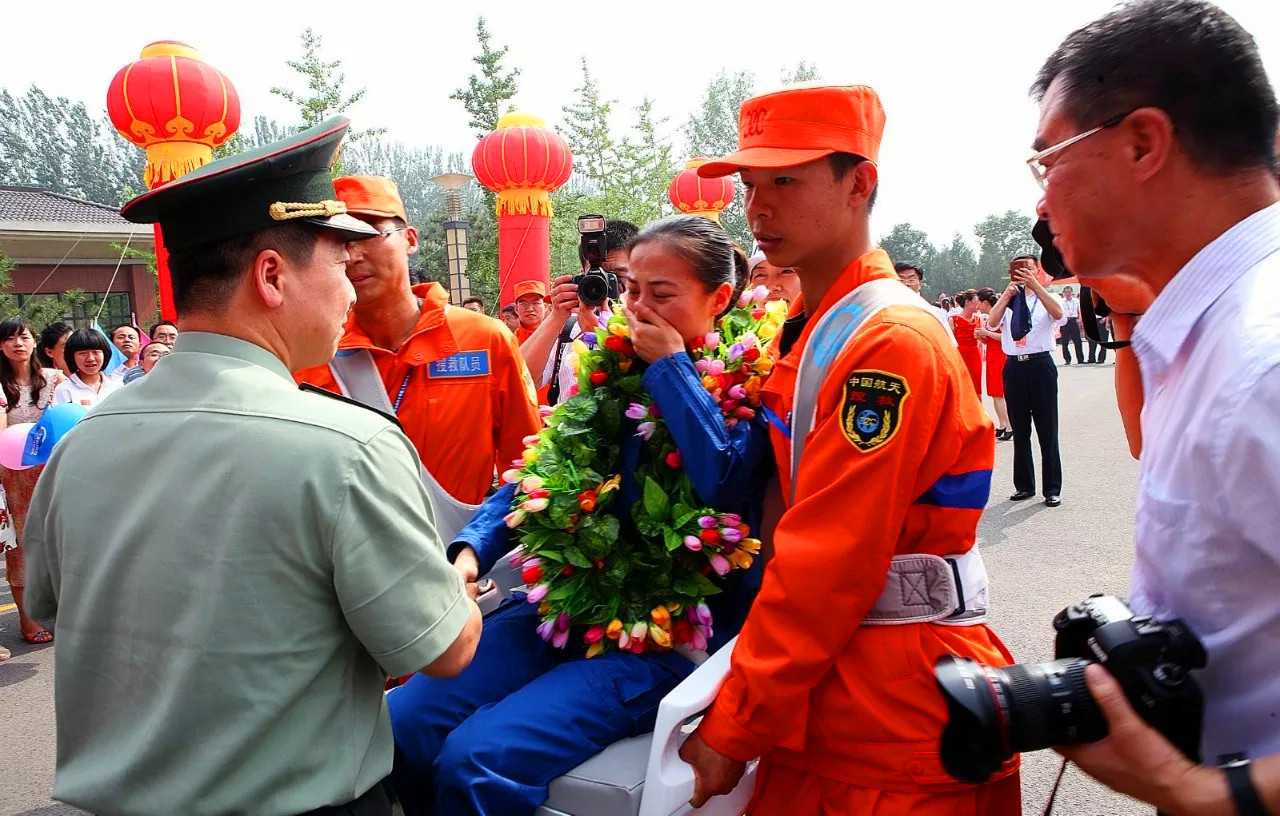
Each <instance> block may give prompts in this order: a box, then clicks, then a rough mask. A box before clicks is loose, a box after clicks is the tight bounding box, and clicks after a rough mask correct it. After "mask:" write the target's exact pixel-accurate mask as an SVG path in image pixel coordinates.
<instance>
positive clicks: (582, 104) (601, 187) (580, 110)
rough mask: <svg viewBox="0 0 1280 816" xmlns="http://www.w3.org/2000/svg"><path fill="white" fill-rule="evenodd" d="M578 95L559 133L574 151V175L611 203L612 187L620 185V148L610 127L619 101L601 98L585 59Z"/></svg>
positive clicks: (583, 59)
mask: <svg viewBox="0 0 1280 816" xmlns="http://www.w3.org/2000/svg"><path fill="white" fill-rule="evenodd" d="M574 93H575V94H577V101H575V102H574V103H572V104H570V105H565V106H564V107H563V108H561V110H562V111H563V112H564V124H563V125H562V126H560V127H558V128H557V130H559V131H560V133H561V134H562V135H563V136H564V138H565V140H566V141H568V142H569V147H570V149H572V150H573V168H574V174H575V175H577V176H579V178H581V179H584V180H586V181H587V182H589V183H590V184H591V187H592V191H593V192H594V193H596V194H598V195H600V196H601V197H603V198H604V199H606V200H607V199H608V198H609V190H610V187H611V186H612V185H614V184H615V183H616V182H617V178H616V175H615V171H616V169H617V167H618V145H617V144H616V143H615V142H614V138H613V133H612V132H611V130H610V126H609V120H610V118H611V117H612V115H613V106H614V104H615V103H616V102H617V100H616V99H605V98H603V97H602V96H601V94H600V88H599V86H598V85H596V81H595V78H594V77H592V76H591V68H590V67H589V66H588V65H587V58H586V57H583V58H582V85H580V86H579V87H577V88H575V89H574Z"/></svg>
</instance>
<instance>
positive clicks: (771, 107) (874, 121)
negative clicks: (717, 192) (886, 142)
mask: <svg viewBox="0 0 1280 816" xmlns="http://www.w3.org/2000/svg"><path fill="white" fill-rule="evenodd" d="M883 134H884V108H883V107H881V105H880V97H879V96H877V95H876V92H875V91H874V90H872V89H871V88H870V87H869V86H867V85H820V86H804V85H801V86H798V87H790V88H787V89H785V90H782V91H775V92H774V93H768V94H764V95H762V96H753V97H751V98H750V99H748V100H747V101H746V102H743V103H742V110H741V111H740V112H739V114H738V152H736V153H731V154H729V155H728V156H725V157H724V158H723V159H717V160H715V161H711V162H707V163H706V164H704V165H702V166H700V167H699V168H698V175H700V176H703V177H705V178H715V177H717V176H727V175H729V174H730V173H736V172H738V170H740V169H741V168H743V167H762V168H769V167H794V166H795V165H797V164H805V163H806V162H811V161H814V160H816V159H821V158H822V157H823V156H830V155H831V154H832V153H853V154H855V155H858V156H862V157H863V158H864V159H869V160H870V161H872V162H875V161H876V158H877V157H878V156H879V155H880V137H881V136H882V135H883Z"/></svg>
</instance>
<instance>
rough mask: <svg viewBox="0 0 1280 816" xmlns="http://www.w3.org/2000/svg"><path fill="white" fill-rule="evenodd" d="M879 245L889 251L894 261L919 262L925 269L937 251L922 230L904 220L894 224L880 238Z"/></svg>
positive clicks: (930, 264)
mask: <svg viewBox="0 0 1280 816" xmlns="http://www.w3.org/2000/svg"><path fill="white" fill-rule="evenodd" d="M880 247H881V248H882V249H883V250H884V251H885V252H888V253H889V258H890V259H891V260H892V261H893V262H894V263H912V264H919V265H920V266H922V267H924V268H925V269H926V270H928V269H929V268H930V267H932V265H933V260H934V257H935V256H936V255H937V253H938V250H937V249H935V248H934V246H933V244H931V243H930V242H929V236H928V234H926V233H925V231H924V230H919V229H916V228H915V227H913V226H911V225H910V224H908V223H906V222H903V223H901V224H896V225H894V227H893V229H891V230H889V234H888V235H886V236H884V237H883V238H881V239H880Z"/></svg>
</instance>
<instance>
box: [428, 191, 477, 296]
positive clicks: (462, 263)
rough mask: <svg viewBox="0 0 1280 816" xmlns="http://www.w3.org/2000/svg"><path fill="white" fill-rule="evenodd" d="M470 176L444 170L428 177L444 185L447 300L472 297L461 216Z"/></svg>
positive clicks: (464, 229) (466, 224) (464, 232)
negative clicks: (447, 264) (464, 189)
mask: <svg viewBox="0 0 1280 816" xmlns="http://www.w3.org/2000/svg"><path fill="white" fill-rule="evenodd" d="M472 178H473V177H472V176H469V175H467V174H466V173H445V174H444V175H441V176H436V177H435V178H433V179H431V181H432V182H434V183H435V184H437V185H439V186H440V187H443V188H444V207H445V214H446V215H447V216H448V219H449V220H447V221H445V222H444V250H445V257H446V258H448V262H449V302H450V303H461V302H462V301H463V300H465V299H466V298H469V297H471V279H470V278H469V277H467V228H468V227H470V226H471V225H470V224H468V223H467V222H466V221H463V220H462V187H463V185H465V184H466V183H467V182H469V181H471V179H472Z"/></svg>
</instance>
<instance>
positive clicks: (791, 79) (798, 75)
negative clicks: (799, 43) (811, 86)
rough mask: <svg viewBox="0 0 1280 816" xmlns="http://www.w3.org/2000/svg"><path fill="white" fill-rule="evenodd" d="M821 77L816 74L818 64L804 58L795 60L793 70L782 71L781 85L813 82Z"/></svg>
mask: <svg viewBox="0 0 1280 816" xmlns="http://www.w3.org/2000/svg"><path fill="white" fill-rule="evenodd" d="M821 78H822V77H820V76H819V75H818V66H816V65H814V64H813V63H812V62H806V61H804V60H800V61H799V62H797V63H796V67H795V68H794V69H793V70H791V71H786V70H784V71H783V72H782V84H783V85H795V84H796V83H798V82H815V81H817V80H819V79H821Z"/></svg>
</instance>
